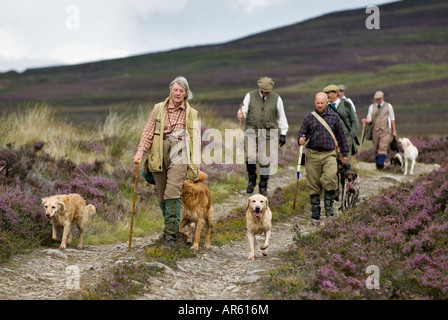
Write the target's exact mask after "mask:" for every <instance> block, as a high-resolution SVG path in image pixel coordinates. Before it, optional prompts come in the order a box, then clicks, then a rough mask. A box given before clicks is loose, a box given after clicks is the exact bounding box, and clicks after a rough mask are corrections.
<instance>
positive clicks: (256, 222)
mask: <svg viewBox="0 0 448 320" xmlns="http://www.w3.org/2000/svg"><path fill="white" fill-rule="evenodd" d="M271 220H272V212H271V209H270V208H269V205H268V198H266V197H265V196H263V195H261V194H255V195H253V196H251V197H250V198H249V199H248V200H247V206H246V228H247V238H248V240H249V257H248V258H247V259H249V260H254V259H255V235H256V234H263V233H264V235H265V240H264V244H263V245H262V246H261V247H260V249H261V250H262V253H263V255H264V256H267V255H268V247H269V238H270V237H271V228H272V223H271Z"/></svg>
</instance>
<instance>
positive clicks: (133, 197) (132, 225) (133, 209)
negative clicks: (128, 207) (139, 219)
mask: <svg viewBox="0 0 448 320" xmlns="http://www.w3.org/2000/svg"><path fill="white" fill-rule="evenodd" d="M138 167H139V164H138V163H136V164H135V181H134V195H133V196H132V213H131V228H130V230H129V248H128V250H129V251H131V246H132V245H131V244H132V229H133V227H134V212H135V199H136V196H137V182H138Z"/></svg>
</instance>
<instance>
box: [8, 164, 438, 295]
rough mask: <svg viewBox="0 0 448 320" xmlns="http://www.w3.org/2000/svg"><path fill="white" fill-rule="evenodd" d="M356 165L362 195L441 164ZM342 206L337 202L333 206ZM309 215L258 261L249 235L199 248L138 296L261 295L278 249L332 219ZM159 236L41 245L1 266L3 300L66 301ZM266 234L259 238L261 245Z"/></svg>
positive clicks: (232, 203) (279, 231) (276, 230)
mask: <svg viewBox="0 0 448 320" xmlns="http://www.w3.org/2000/svg"><path fill="white" fill-rule="evenodd" d="M358 168H360V169H362V170H363V172H368V173H365V174H363V176H362V179H361V199H363V198H366V197H368V196H370V195H373V194H376V193H378V191H379V190H380V189H381V188H387V187H389V186H391V185H394V184H397V183H399V182H401V181H404V180H405V179H414V178H416V177H418V176H419V175H420V174H422V173H427V172H430V171H432V170H434V169H436V168H437V165H424V164H417V165H416V168H415V171H416V172H415V175H414V176H412V177H409V176H407V177H404V176H403V175H399V174H386V173H378V172H376V170H375V168H374V164H369V163H360V164H359V167H358ZM291 170H292V171H294V170H295V169H294V168H291ZM367 170H368V171H367ZM303 176H304V174H303ZM294 181H295V177H294V176H293V177H291V178H289V179H286V178H284V177H282V176H274V177H271V179H270V181H269V192H271V193H273V191H274V190H275V188H277V187H278V186H280V187H281V186H286V185H288V184H289V183H292V182H294ZM256 191H257V190H256ZM246 199H247V195H246V194H245V192H241V193H240V194H235V195H234V196H232V197H230V198H229V200H228V201H227V202H226V203H225V204H215V205H214V211H215V213H214V219H219V218H220V217H223V216H225V215H226V214H227V213H228V212H229V210H230V209H232V208H235V207H240V206H243V205H244V203H245V201H246ZM338 205H339V203H338V202H336V203H335V208H337V207H338ZM273 214H275V212H274V213H273ZM310 215H311V213H310V211H309V209H306V210H305V211H304V212H302V213H300V214H299V215H297V216H295V217H293V218H291V220H289V221H287V222H283V223H277V224H274V225H273V231H272V236H271V242H270V246H269V255H268V256H267V257H263V256H262V255H261V252H260V250H258V251H256V259H255V260H254V261H248V260H247V255H248V244H247V240H246V239H244V240H241V241H232V242H229V243H226V244H224V245H222V246H219V247H216V246H214V247H212V248H211V249H210V250H205V249H204V248H200V249H199V253H198V255H197V256H196V257H195V258H190V259H184V260H181V261H179V262H178V263H177V267H176V268H174V269H172V268H169V267H167V266H163V267H164V268H165V270H164V272H163V276H162V277H156V278H154V279H153V280H152V281H151V287H150V288H149V289H150V290H149V291H147V292H150V293H146V294H143V295H142V296H140V297H138V299H158V300H164V299H167V300H175V299H219V300H227V299H231V300H237V299H262V298H263V296H262V294H263V291H264V290H263V288H262V287H261V281H258V280H259V279H260V278H261V277H263V276H265V275H266V272H267V271H268V270H270V269H272V268H274V267H276V266H278V265H280V264H281V262H282V261H281V258H280V257H279V253H280V252H282V251H285V250H287V248H288V246H289V245H290V244H291V243H292V241H293V237H294V234H295V233H296V232H300V233H302V234H303V233H306V232H312V231H314V230H316V228H318V227H319V226H321V225H322V224H324V223H325V222H326V221H328V220H327V218H326V217H325V216H323V217H322V219H321V220H320V221H319V222H316V221H313V220H311V219H310V218H309V217H310ZM158 236H159V235H158V234H155V235H152V236H150V237H145V238H137V239H134V242H133V251H132V252H128V251H127V248H128V244H127V243H118V244H112V245H88V246H85V249H84V250H76V249H67V250H65V251H60V250H57V249H38V250H32V251H31V252H29V253H26V254H20V255H16V256H14V257H13V258H12V259H11V261H10V262H8V263H3V264H0V299H7V300H12V299H32V300H34V299H36V300H43V299H45V300H62V299H67V298H68V297H69V296H70V295H71V294H72V293H73V290H76V289H77V288H76V286H77V282H76V281H75V280H74V279H79V287H80V288H87V287H89V286H91V285H93V284H94V283H97V282H99V281H100V280H101V279H102V277H103V275H104V274H105V273H106V272H107V271H108V270H109V268H110V267H111V266H113V265H115V264H117V263H123V262H124V261H132V260H134V259H137V258H138V255H139V253H141V250H140V248H142V247H144V246H146V245H148V244H150V243H151V242H152V241H153V240H154V239H155V238H158ZM212 237H213V234H212ZM262 238H263V237H261V236H260V237H258V236H257V239H259V240H258V241H257V243H258V246H257V247H259V245H260V243H261V240H262ZM67 279H68V280H69V281H68V282H67Z"/></svg>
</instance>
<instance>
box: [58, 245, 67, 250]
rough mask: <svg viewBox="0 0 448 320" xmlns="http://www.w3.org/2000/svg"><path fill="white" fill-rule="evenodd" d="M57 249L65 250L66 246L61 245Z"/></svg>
mask: <svg viewBox="0 0 448 320" xmlns="http://www.w3.org/2000/svg"><path fill="white" fill-rule="evenodd" d="M59 249H61V250H65V249H67V246H66V245H65V244H61V245H60V246H59Z"/></svg>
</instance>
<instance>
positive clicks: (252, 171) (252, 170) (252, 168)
mask: <svg viewBox="0 0 448 320" xmlns="http://www.w3.org/2000/svg"><path fill="white" fill-rule="evenodd" d="M246 168H247V176H248V178H249V183H248V185H247V188H246V192H247V193H248V194H251V193H253V192H254V188H255V186H256V185H257V165H256V164H249V163H246Z"/></svg>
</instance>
